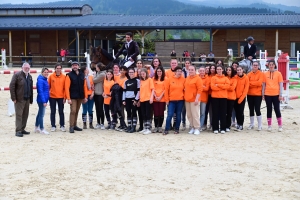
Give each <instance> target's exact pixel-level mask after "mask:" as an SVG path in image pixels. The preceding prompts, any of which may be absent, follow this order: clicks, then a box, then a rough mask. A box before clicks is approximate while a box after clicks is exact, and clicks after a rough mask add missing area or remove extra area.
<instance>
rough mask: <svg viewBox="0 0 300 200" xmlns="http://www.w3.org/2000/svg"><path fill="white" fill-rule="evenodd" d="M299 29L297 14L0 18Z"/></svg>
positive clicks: (17, 24) (61, 24) (34, 24)
mask: <svg viewBox="0 0 300 200" xmlns="http://www.w3.org/2000/svg"><path fill="white" fill-rule="evenodd" d="M200 28H205V29H208V28H214V29H215V28H218V29H222V28H223V29H224V28H226V29H228V28H264V29H265V28H300V14H293V15H282V14H277V15H275V14H245V15H243V14H232V15H228V14H218V15H215V14H210V15H208V14H206V15H104V14H103V15H85V16H19V17H13V16H7V17H0V30H14V29H15V30H17V29H18V30H24V29H26V30H30V29H48V30H53V29H56V30H58V29H68V30H71V29H91V30H92V29H97V30H99V29H110V30H112V29H113V30H122V29H126V30H128V29H135V30H137V29H144V30H146V29H200Z"/></svg>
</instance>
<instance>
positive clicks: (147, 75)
mask: <svg viewBox="0 0 300 200" xmlns="http://www.w3.org/2000/svg"><path fill="white" fill-rule="evenodd" d="M142 72H145V73H146V78H145V79H143V78H142V76H141V78H140V79H141V80H147V79H148V78H149V74H148V70H147V69H146V68H142V69H141V74H142Z"/></svg>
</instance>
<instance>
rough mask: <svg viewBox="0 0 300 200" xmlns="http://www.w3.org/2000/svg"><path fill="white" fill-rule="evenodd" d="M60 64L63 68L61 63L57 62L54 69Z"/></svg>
mask: <svg viewBox="0 0 300 200" xmlns="http://www.w3.org/2000/svg"><path fill="white" fill-rule="evenodd" d="M58 66H61V68H63V66H62V64H61V63H56V64H55V66H54V69H56V68H57V67H58Z"/></svg>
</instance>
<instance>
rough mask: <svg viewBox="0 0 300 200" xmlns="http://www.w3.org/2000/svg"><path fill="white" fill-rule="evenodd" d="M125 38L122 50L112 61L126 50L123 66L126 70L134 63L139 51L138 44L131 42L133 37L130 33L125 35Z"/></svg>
mask: <svg viewBox="0 0 300 200" xmlns="http://www.w3.org/2000/svg"><path fill="white" fill-rule="evenodd" d="M125 37H126V42H125V43H124V44H123V45H122V48H121V49H120V50H119V51H118V53H117V54H116V55H115V57H114V59H116V58H118V57H119V56H120V55H121V54H123V53H124V50H126V52H125V53H126V54H125V59H124V60H125V63H124V66H126V67H127V68H128V67H130V66H131V65H132V64H133V63H135V62H136V60H137V56H138V55H139V53H140V51H139V46H138V43H137V42H135V41H133V40H132V37H133V35H132V33H131V32H127V33H125Z"/></svg>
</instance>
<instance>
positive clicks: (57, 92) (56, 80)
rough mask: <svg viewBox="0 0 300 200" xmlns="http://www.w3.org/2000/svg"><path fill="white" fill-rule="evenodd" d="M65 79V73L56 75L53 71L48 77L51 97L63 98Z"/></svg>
mask: <svg viewBox="0 0 300 200" xmlns="http://www.w3.org/2000/svg"><path fill="white" fill-rule="evenodd" d="M65 80H66V75H64V74H60V75H59V76H56V73H55V72H54V73H52V74H51V75H50V76H49V77H48V83H49V90H50V97H51V98H64V99H65V98H66V97H65Z"/></svg>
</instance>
